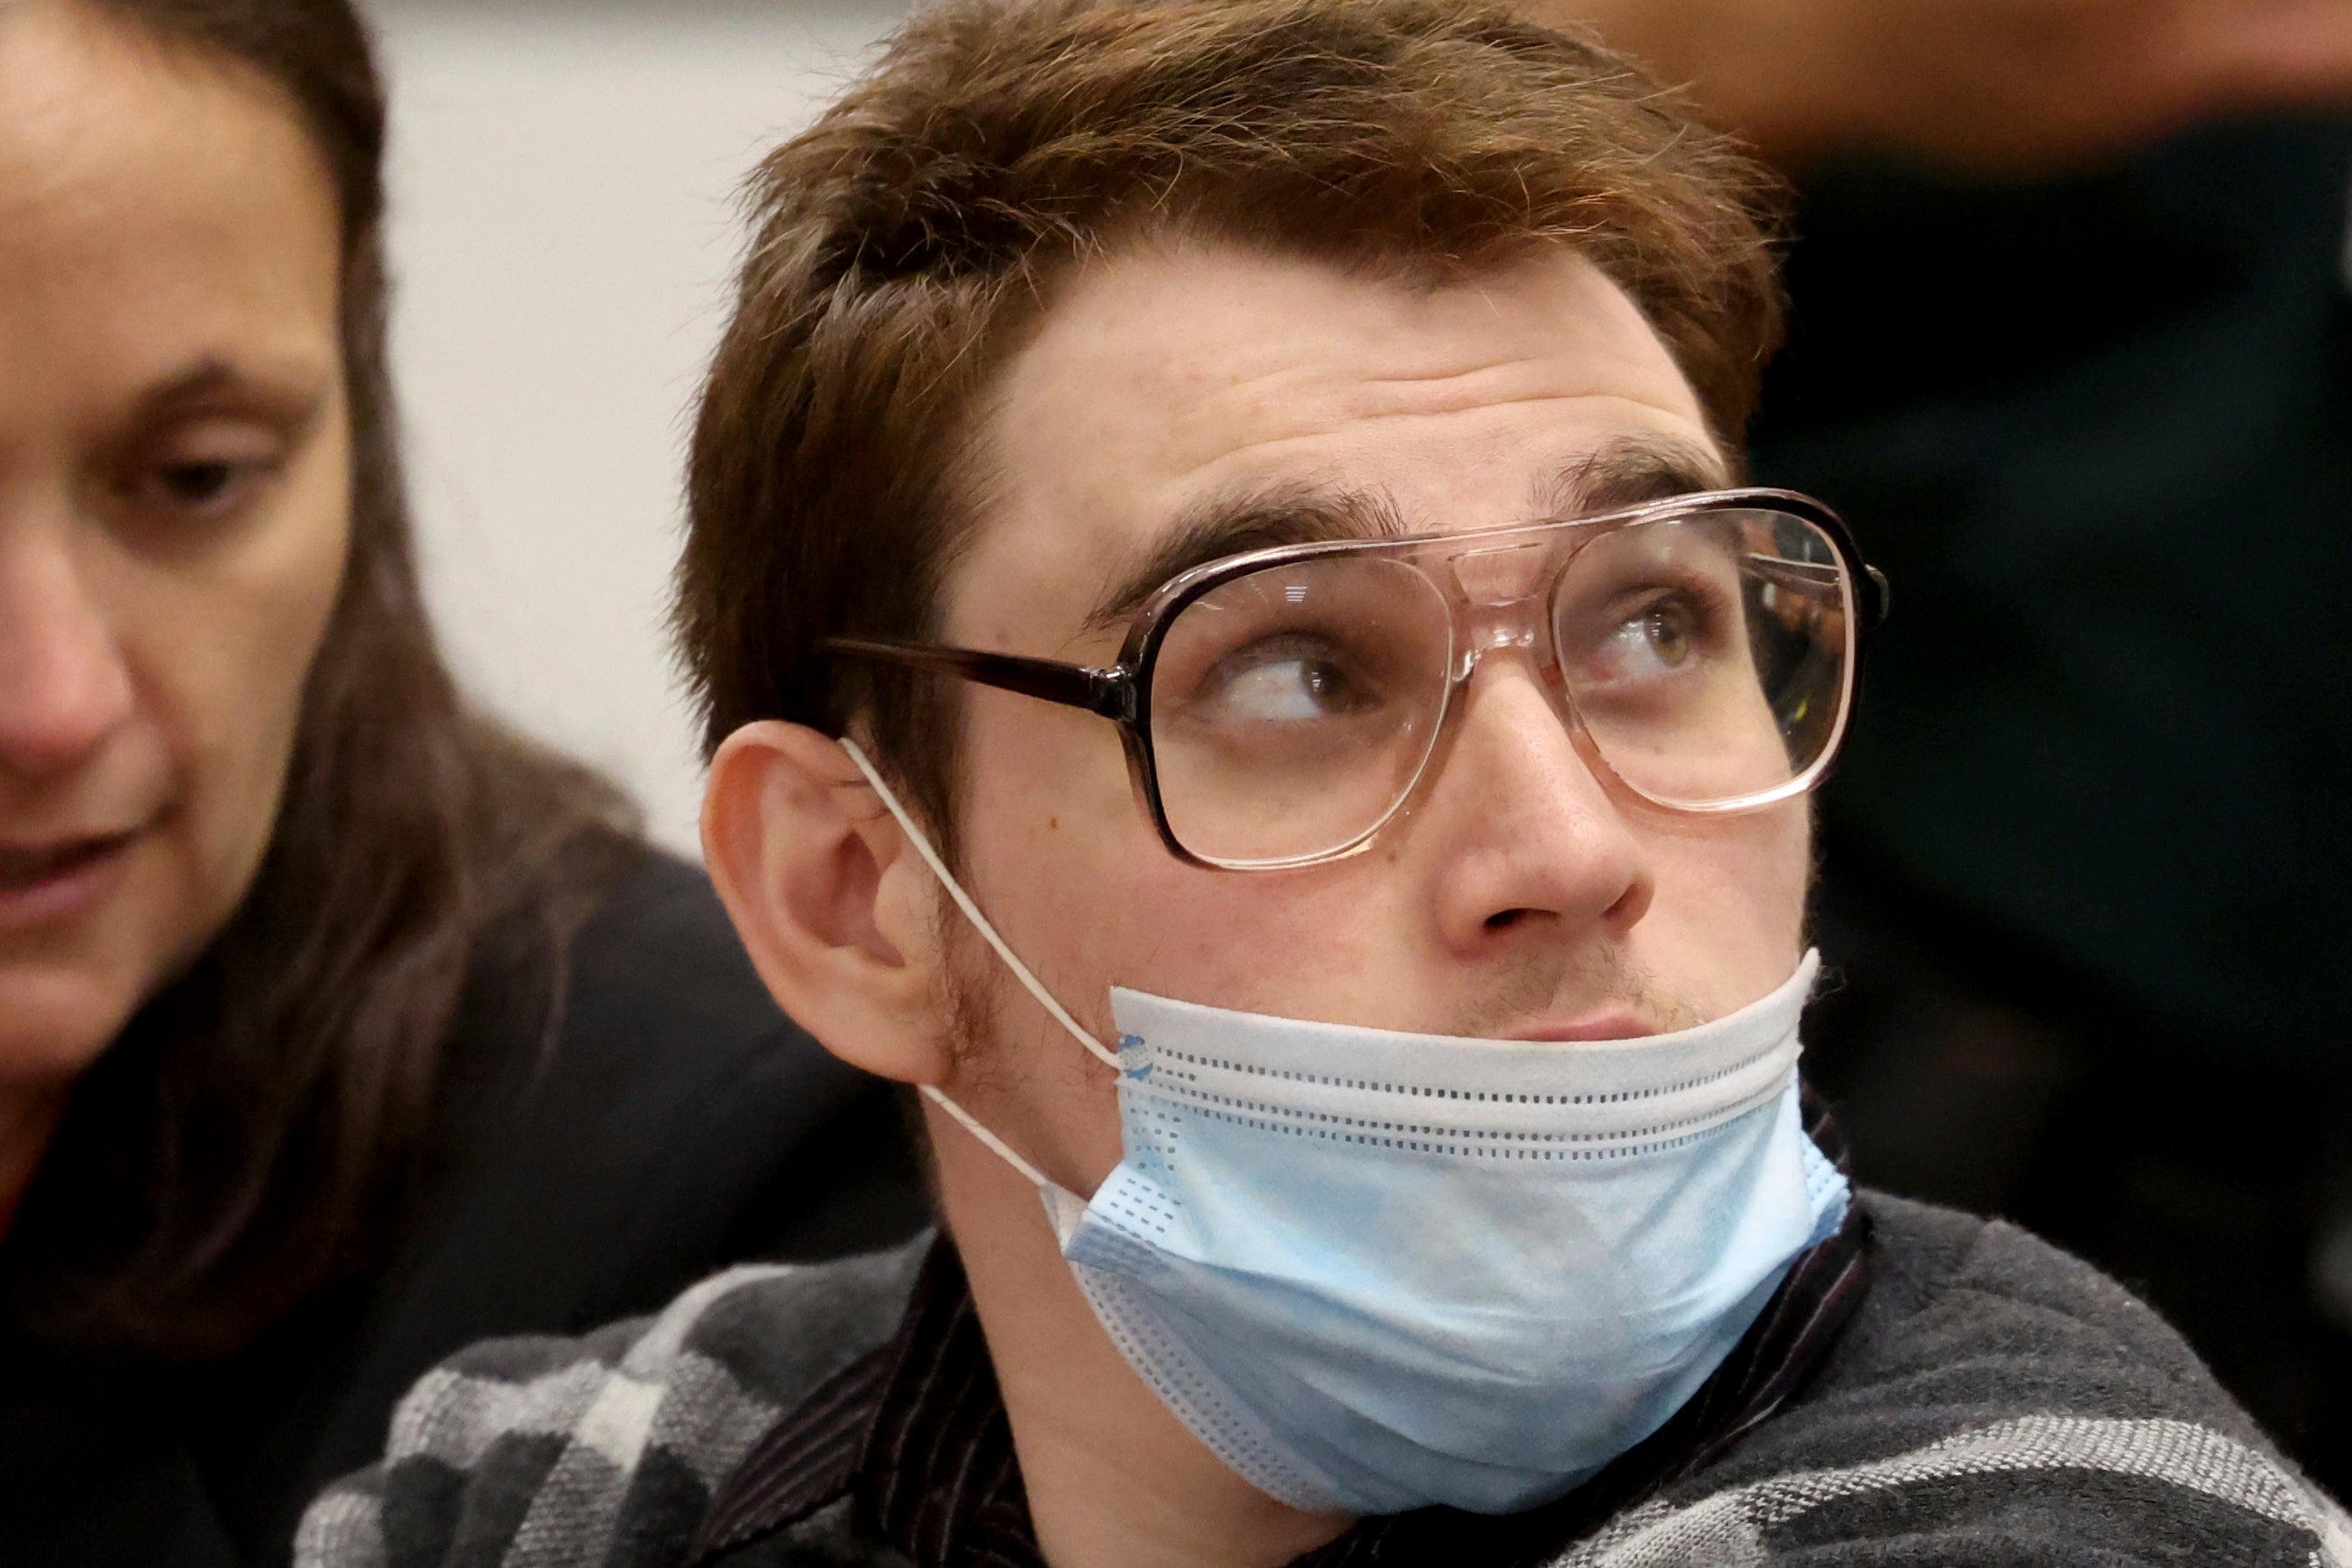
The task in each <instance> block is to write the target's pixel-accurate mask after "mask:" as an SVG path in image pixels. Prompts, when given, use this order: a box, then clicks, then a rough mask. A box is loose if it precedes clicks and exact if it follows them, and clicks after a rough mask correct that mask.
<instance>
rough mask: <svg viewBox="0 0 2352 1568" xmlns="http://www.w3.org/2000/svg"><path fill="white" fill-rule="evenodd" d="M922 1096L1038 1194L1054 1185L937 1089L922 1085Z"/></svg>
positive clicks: (1009, 1145) (969, 1112)
mask: <svg viewBox="0 0 2352 1568" xmlns="http://www.w3.org/2000/svg"><path fill="white" fill-rule="evenodd" d="M923 1094H924V1096H925V1098H927V1099H929V1100H930V1102H931V1103H932V1104H933V1105H936V1106H938V1107H939V1108H940V1110H944V1111H946V1112H947V1113H948V1114H949V1115H950V1116H952V1117H954V1118H955V1119H956V1121H958V1122H959V1123H961V1126H962V1127H963V1130H964V1131H967V1132H969V1133H971V1135H972V1136H973V1137H975V1138H977V1139H979V1140H980V1141H981V1142H982V1143H984V1144H986V1145H987V1146H988V1147H989V1148H990V1149H991V1150H992V1151H994V1152H995V1153H996V1154H997V1155H998V1156H999V1157H1000V1158H1001V1159H1003V1162H1004V1163H1006V1164H1008V1165H1010V1166H1012V1167H1013V1169H1014V1170H1016V1171H1018V1172H1020V1173H1022V1174H1023V1175H1024V1176H1026V1177H1028V1178H1029V1184H1030V1185H1031V1186H1033V1187H1035V1188H1036V1189H1037V1190H1038V1191H1039V1192H1044V1191H1045V1189H1046V1188H1048V1187H1050V1186H1052V1185H1053V1183H1051V1182H1049V1181H1047V1180H1046V1179H1045V1176H1044V1174H1043V1173H1040V1172H1039V1171H1038V1169H1037V1167H1036V1166H1034V1165H1033V1164H1031V1163H1029V1162H1028V1161H1026V1160H1024V1159H1023V1158H1022V1157H1021V1156H1020V1155H1018V1154H1016V1153H1014V1152H1013V1146H1012V1145H1011V1144H1009V1143H1007V1142H1005V1141H1004V1140H1003V1139H1002V1138H999V1137H998V1136H997V1135H996V1134H995V1133H993V1132H991V1131H989V1130H988V1129H987V1128H985V1127H982V1125H981V1124H980V1122H979V1121H978V1120H977V1119H976V1118H975V1117H973V1115H972V1113H971V1111H969V1110H965V1109H964V1108H963V1107H962V1106H961V1105H958V1104H957V1103H956V1102H955V1101H954V1100H950V1099H949V1098H948V1097H947V1096H946V1095H944V1094H941V1093H940V1091H939V1090H938V1089H934V1088H933V1087H932V1086H931V1085H929V1084H928V1083H927V1084H925V1085H923Z"/></svg>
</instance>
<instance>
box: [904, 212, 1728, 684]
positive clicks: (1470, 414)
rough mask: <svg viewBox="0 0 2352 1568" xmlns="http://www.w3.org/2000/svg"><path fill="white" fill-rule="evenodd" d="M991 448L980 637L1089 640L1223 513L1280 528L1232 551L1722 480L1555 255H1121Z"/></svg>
mask: <svg viewBox="0 0 2352 1568" xmlns="http://www.w3.org/2000/svg"><path fill="white" fill-rule="evenodd" d="M982 434H983V441H984V445H985V448H986V457H987V468H988V469H989V471H990V474H991V483H990V484H989V485H988V487H987V490H988V496H987V502H986V504H985V505H984V506H983V508H982V518H981V520H980V528H979V531H978V533H977V536H976V537H975V539H974V541H973V543H972V547H971V551H970V552H968V553H967V554H966V556H965V557H964V560H963V563H962V567H961V570H960V571H959V573H958V574H957V575H956V579H955V581H954V582H953V583H952V584H951V585H950V606H949V608H950V615H949V621H950V626H954V627H957V628H958V629H959V631H960V633H961V635H971V636H980V637H987V636H988V635H989V634H990V632H991V631H992V629H993V630H999V631H1001V630H1003V629H1004V627H1003V626H1002V625H999V626H993V627H992V625H991V623H992V622H1004V621H1007V620H1012V619H1020V618H1025V617H1029V616H1035V617H1038V618H1041V619H1053V620H1055V621H1056V624H1061V625H1065V626H1067V627H1068V628H1070V629H1071V630H1075V629H1076V627H1077V626H1079V625H1081V624H1083V623H1084V622H1085V621H1086V620H1087V619H1088V618H1089V614H1090V612H1092V611H1094V610H1097V609H1099V608H1100V607H1101V605H1102V604H1103V603H1104V596H1105V595H1106V594H1107V593H1110V592H1113V591H1114V584H1117V583H1118V582H1119V581H1120V580H1122V579H1124V578H1126V577H1129V576H1130V575H1131V574H1133V573H1134V572H1135V571H1136V570H1138V568H1139V565H1144V564H1148V563H1150V561H1151V560H1153V559H1154V558H1155V557H1163V556H1165V555H1166V554H1167V547H1168V546H1170V544H1171V541H1175V540H1177V539H1179V537H1180V536H1181V535H1184V534H1186V533H1188V532H1189V533H1192V534H1196V535H1197V534H1202V533H1203V532H1204V522H1203V520H1204V519H1205V520H1208V526H1207V527H1206V529H1205V531H1206V533H1207V534H1208V535H1210V536H1212V539H1211V542H1213V535H1214V534H1215V533H1216V531H1217V526H1218V520H1219V519H1224V520H1226V521H1229V522H1238V523H1239V524H1242V525H1244V526H1241V527H1240V529H1239V534H1247V533H1248V532H1249V530H1250V529H1251V528H1253V527H1255V528H1257V529H1258V530H1259V531H1260V532H1261V533H1264V532H1265V529H1266V527H1267V526H1268V525H1270V526H1271V527H1272V529H1273V530H1274V531H1273V532H1272V533H1271V534H1268V535H1267V536H1266V537H1264V538H1261V539H1256V540H1255V541H1249V540H1244V542H1243V543H1242V545H1241V547H1243V548H1247V547H1248V546H1249V543H1250V542H1269V543H1270V542H1282V540H1283V538H1284V537H1286V535H1284V534H1283V532H1282V530H1283V529H1285V528H1288V529H1290V530H1291V531H1301V530H1304V531H1309V532H1316V533H1321V534H1328V533H1332V532H1347V531H1366V530H1370V531H1412V532H1422V531H1457V530H1461V529H1466V528H1475V527H1486V526H1492V525H1495V524H1497V523H1501V522H1508V521H1522V520H1525V519H1527V518H1529V517H1534V516H1543V515H1557V514H1558V513H1559V512H1560V511H1562V510H1586V508H1585V507H1584V505H1583V503H1582V499H1581V497H1582V494H1583V492H1595V493H1597V495H1598V498H1599V500H1601V503H1602V504H1606V503H1607V502H1608V501H1609V500H1611V499H1612V498H1613V497H1614V496H1615V495H1616V494H1617V493H1618V492H1619V491H1621V490H1622V489H1624V488H1625V476H1626V475H1627V474H1628V473H1633V472H1638V473H1639V474H1640V475H1641V476H1643V477H1642V478H1641V479H1640V480H1639V481H1638V484H1639V488H1641V489H1643V495H1642V496H1639V497H1635V498H1633V499H1646V496H1647V494H1648V493H1654V491H1655V490H1657V489H1689V488H1693V487H1694V486H1695V485H1699V484H1706V483H1720V482H1722V468H1723V464H1722V460H1721V458H1720V455H1719V453H1718V452H1717V448H1716V447H1715V444H1714V442H1713V441H1712V439H1711V438H1710V437H1709V436H1708V433H1707V431H1706V420H1705V416H1704V415H1703V414H1702V412H1701V411H1700V408H1699V405H1698V403H1697V399H1696V395H1694V394H1693V393H1692V391H1691V388H1690V386H1689V384H1688V383H1687V381H1686V380H1685V378H1684V377H1683V375H1682V374H1681V372H1680V370H1679V369H1678V368H1677V367H1676V365H1675V362H1674V358H1673V356H1672V354H1671V353H1669V352H1668V351H1667V349H1666V348H1665V346H1664V343H1663V342H1661V341H1660V340H1659V338H1658V337H1657V335H1656V333H1655V332H1654V331H1652V330H1651V328H1650V327H1649V325H1648V323H1647V322H1646V321H1644V320H1643V317H1642V315H1641V313H1640V311H1639V310H1637V309H1636V308H1635V307H1634V305H1633V302H1632V300H1629V299H1628V298H1627V297H1626V296H1625V294H1624V293H1623V291H1622V290H1621V289H1618V288H1617V287H1616V286H1615V285H1614V284H1613V283H1612V282H1611V281H1610V280H1609V279H1607V278H1606V277H1605V276H1604V275H1603V274H1602V273H1601V271H1600V270H1599V269H1598V268H1595V267H1593V266H1592V265H1591V263H1590V262H1588V261H1586V260H1584V259H1583V258H1580V257H1579V256H1577V255H1575V254H1574V253H1573V252H1571V251H1569V250H1566V249H1564V248H1562V249H1552V250H1547V251H1544V252H1541V253H1539V254H1537V255H1534V256H1530V257H1527V258H1521V259H1520V260H1518V261H1516V262H1515V263H1513V264H1512V265H1510V266H1509V267H1507V268H1502V269H1498V270H1496V271H1495V272H1492V273H1489V274H1486V275H1482V276H1478V277H1475V278H1471V279H1465V280H1463V281H1460V282H1457V283H1449V284H1444V285H1441V286H1437V287H1412V286H1408V285H1406V284H1404V283H1402V282H1398V281H1393V280H1391V279H1383V278H1372V277H1367V276H1363V275H1360V274H1351V273H1349V272H1346V271H1343V270H1341V269H1339V268H1337V267H1334V266H1330V265H1327V264H1323V263H1319V262H1315V261H1308V260H1302V259H1298V258H1290V257H1283V256H1275V255H1268V254H1265V253H1262V252H1257V251H1253V250H1248V249H1244V248H1242V247H1233V246H1218V245H1213V244H1209V243H1205V242H1188V243H1170V244H1165V245H1161V246H1158V247H1151V248H1145V249H1139V250H1135V251H1131V252H1129V253H1126V254H1123V255H1120V256H1118V257H1117V258H1113V259H1111V260H1108V261H1106V262H1102V263H1099V264H1097V265H1096V266H1095V267H1093V268H1089V269H1088V270H1087V271H1086V272H1085V273H1083V274H1081V275H1080V276H1078V277H1077V278H1076V279H1073V280H1072V281H1071V283H1070V284H1069V286H1068V287H1067V288H1066V290H1065V291H1064V293H1063V294H1062V295H1061V297H1060V298H1059V299H1058V300H1056V302H1055V304H1054V306H1053V307H1052V308H1051V309H1050V310H1049V311H1048V312H1047V314H1046V317H1045V320H1044V321H1043V322H1042V323H1041V325H1040V327H1039V329H1038V331H1037V332H1036V335H1035V337H1034V340H1033V341H1032V342H1031V343H1030V344H1029V345H1027V346H1026V347H1025V348H1024V351H1023V352H1022V353H1020V354H1019V355H1018V356H1016V357H1015V359H1014V360H1013V363H1011V364H1010V365H1009V366H1008V367H1007V370H1006V373H1005V374H1004V376H1003V380H1002V383H1001V385H1000V387H999V390H998V393H997V395H996V396H995V397H994V398H993V399H992V404H991V407H990V410H989V413H988V416H987V418H986V420H985V422H984V424H983V427H982ZM1285 520H1286V521H1285ZM1228 531H1233V530H1231V529H1229V530H1228ZM1237 536H1238V535H1237Z"/></svg>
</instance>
